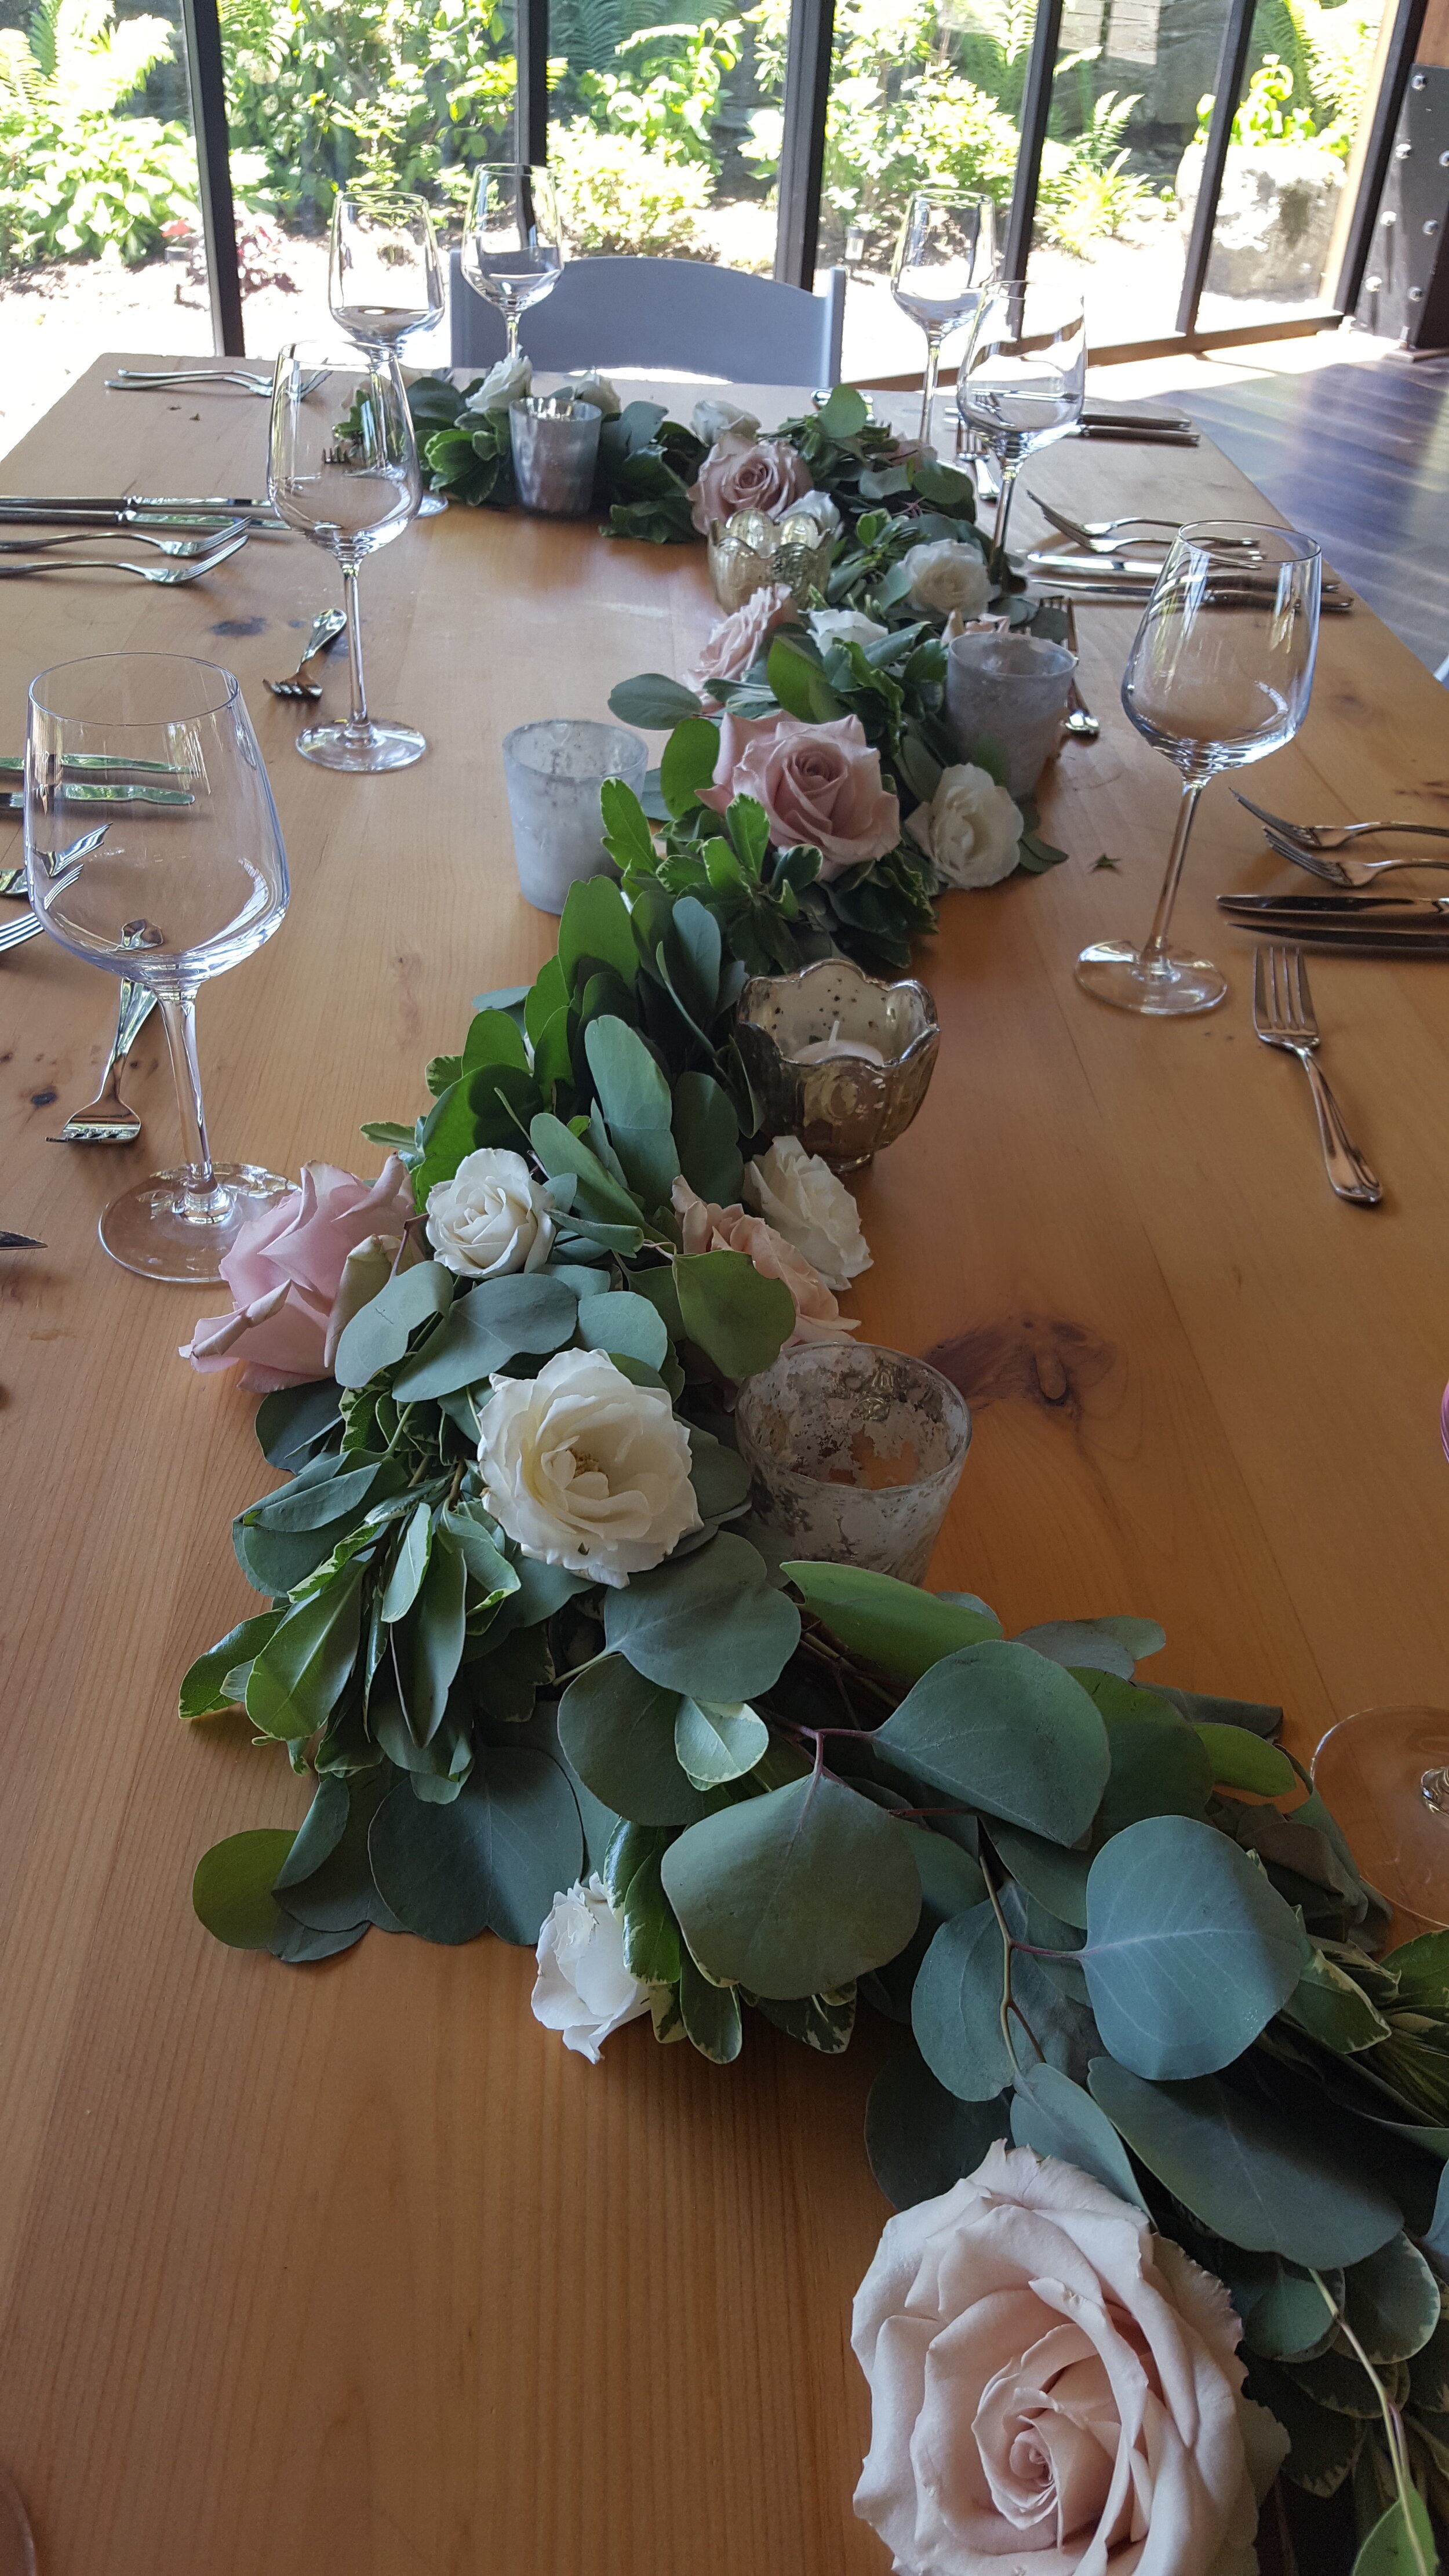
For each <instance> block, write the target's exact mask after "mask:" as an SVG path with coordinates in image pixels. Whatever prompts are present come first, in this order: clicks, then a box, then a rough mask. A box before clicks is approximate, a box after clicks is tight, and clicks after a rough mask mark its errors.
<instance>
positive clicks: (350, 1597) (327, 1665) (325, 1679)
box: [246, 1566, 362, 1742]
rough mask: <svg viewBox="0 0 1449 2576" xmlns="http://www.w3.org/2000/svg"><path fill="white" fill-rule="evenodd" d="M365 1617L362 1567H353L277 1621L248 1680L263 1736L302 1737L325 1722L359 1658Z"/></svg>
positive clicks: (249, 1706)
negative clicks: (361, 1630)
mask: <svg viewBox="0 0 1449 2576" xmlns="http://www.w3.org/2000/svg"><path fill="white" fill-rule="evenodd" d="M361 1616H362V1569H361V1567H360V1566H350V1567H349V1568H348V1569H347V1570H346V1572H345V1573H343V1574H342V1575H340V1576H339V1577H338V1579H337V1580H336V1582H334V1583H331V1584H329V1585H328V1586H327V1588H326V1589H325V1591H321V1592H314V1593H313V1594H312V1595H311V1596H310V1598H309V1599H307V1600H306V1601H303V1602H300V1603H299V1604H298V1606H297V1608H296V1609H295V1610H289V1611H288V1612H287V1615H286V1617H285V1618H284V1619H282V1620H281V1621H280V1622H279V1623H278V1625H277V1627H276V1628H275V1629H274V1630H273V1632H272V1634H271V1636H270V1637H269V1638H268V1639H267V1641H266V1644H265V1645H264V1646H263V1647H262V1648H261V1649H260V1651H259V1653H258V1654H257V1656H256V1658H255V1660H254V1662H253V1664H252V1668H251V1672H250V1675H249V1676H248V1679H247V1695H246V1710H247V1715H248V1717H249V1718H250V1719H251V1721H252V1723H253V1725H254V1726H258V1727H260V1728H261V1730H262V1733H263V1734H264V1735H272V1736H277V1737H279V1738H281V1739H282V1740H283V1741H284V1742H286V1741H292V1742H297V1741H301V1740H302V1739H304V1738H305V1737H307V1736H309V1735H314V1734H315V1733H316V1732H317V1730H318V1728H319V1727H321V1726H323V1725H325V1723H326V1721H327V1719H328V1717H329V1716H330V1715H331V1712H332V1709H333V1708H334V1706H335V1704H336V1702H337V1700H338V1699H339V1698H340V1696H341V1693H342V1688H343V1685H344V1683H345V1682H346V1680H347V1676H348V1674H349V1673H350V1672H351V1670H352V1667H353V1664H354V1663H355V1661H356V1659H357V1645H358V1637H359V1634H360V1629H361Z"/></svg>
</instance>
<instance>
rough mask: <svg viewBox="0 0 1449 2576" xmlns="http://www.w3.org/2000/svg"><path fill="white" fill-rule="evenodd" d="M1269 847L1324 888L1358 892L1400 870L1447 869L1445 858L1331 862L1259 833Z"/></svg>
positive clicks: (1266, 832)
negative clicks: (1337, 887)
mask: <svg viewBox="0 0 1449 2576" xmlns="http://www.w3.org/2000/svg"><path fill="white" fill-rule="evenodd" d="M1263 837H1264V839H1265V840H1266V841H1267V843H1268V845H1269V847H1270V848H1271V849H1274V850H1276V851H1277V853H1278V856H1279V858H1280V859H1291V860H1292V862H1293V865H1294V867H1295V868H1306V869H1307V871H1308V874H1309V875H1310V876H1311V877H1321V878H1322V879H1323V882H1324V884H1325V885H1333V886H1353V887H1356V888H1358V889H1360V890H1361V889H1362V888H1363V887H1365V886H1371V885H1374V884H1376V883H1377V881H1378V879H1379V878H1380V877H1385V876H1396V875H1397V874H1398V873H1399V872H1400V870H1402V869H1404V868H1449V857H1445V858H1442V859H1436V858H1433V857H1428V856H1426V857H1424V858H1422V859H1335V858H1330V856H1329V855H1328V853H1327V851H1326V850H1306V849H1305V848H1304V847H1303V844H1302V842H1301V841H1287V840H1285V839H1284V837H1283V835H1282V833H1281V832H1270V831H1269V830H1268V829H1267V827H1266V825H1265V827H1264V833H1263Z"/></svg>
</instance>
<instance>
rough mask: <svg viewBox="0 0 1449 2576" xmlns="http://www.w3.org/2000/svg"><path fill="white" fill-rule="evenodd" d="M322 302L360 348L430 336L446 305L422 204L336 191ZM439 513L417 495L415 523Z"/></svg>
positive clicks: (439, 502) (431, 500)
mask: <svg viewBox="0 0 1449 2576" xmlns="http://www.w3.org/2000/svg"><path fill="white" fill-rule="evenodd" d="M327 300H328V304H329V306H330V308H331V313H332V319H333V321H334V322H335V323H336V324H337V327H338V329H339V330H340V331H345V332H346V334H347V337H348V339H349V340H354V341H356V343H357V345H358V347H359V348H361V349H387V348H392V349H400V348H401V347H402V344H403V342H404V341H405V340H410V339H412V338H413V337H414V336H415V335H416V333H418V332H419V331H431V330H434V329H436V327H437V325H438V323H440V322H441V321H442V318H443V315H444V312H445V311H446V309H447V305H446V298H445V296H444V292H443V263H442V260H441V258H440V256H439V252H438V238H437V234H436V233H435V232H434V230H433V218H432V215H431V213H430V211H429V208H428V205H427V201H426V199H425V198H423V197H416V196H407V195H397V196H383V195H377V196H370V195H364V194H356V195H354V194H351V193H349V192H348V191H347V190H345V189H344V190H341V191H340V192H339V194H338V195H337V196H336V197H335V198H334V199H333V201H332V235H331V247H330V252H329V256H328V267H327ZM447 506H448V504H447V502H446V501H445V500H444V499H443V497H442V496H441V494H440V493H437V492H425V493H424V494H423V497H422V499H421V501H420V502H419V503H418V516H419V518H420V519H430V518H433V517H435V516H436V514H437V513H438V512H439V511H440V510H446V508H447Z"/></svg>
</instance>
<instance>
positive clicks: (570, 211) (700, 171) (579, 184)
mask: <svg viewBox="0 0 1449 2576" xmlns="http://www.w3.org/2000/svg"><path fill="white" fill-rule="evenodd" d="M548 166H549V171H550V174H551V176H552V179H553V183H554V187H555V190H556V192H557V196H558V205H559V213H560V215H561V217H562V219H563V223H564V227H565V229H566V231H567V233H568V236H569V240H570V243H571V245H572V246H573V248H574V250H575V251H576V252H577V253H578V255H579V256H580V257H581V258H591V259H592V258H597V257H600V256H602V255H604V254H605V253H609V252H635V253H637V254H638V255H639V256H641V257H644V258H649V259H680V258H687V257H689V256H690V255H691V254H693V255H694V256H696V257H700V256H704V255H705V251H706V243H705V237H704V234H703V232H702V229H701V221H702V217H703V215H704V212H705V209H706V207H707V206H708V204H709V196H710V175H711V174H710V169H709V165H708V163H707V162H704V161H696V160H690V161H684V160H675V159H673V158H672V157H671V156H669V155H667V154H665V153H664V152H662V151H660V150H658V149H654V150H651V149H650V148H649V146H648V144H647V143H644V142H641V141H639V140H638V139H637V138H636V136H635V135H634V134H632V133H629V132H620V131H606V132H602V133H601V132H600V131H599V129H598V128H597V127H596V126H594V125H592V124H589V123H588V122H587V121H586V120H585V119H583V118H577V119H576V120H575V121H574V123H573V124H571V125H555V126H554V127H553V128H552V129H551V131H550V134H549V146H548Z"/></svg>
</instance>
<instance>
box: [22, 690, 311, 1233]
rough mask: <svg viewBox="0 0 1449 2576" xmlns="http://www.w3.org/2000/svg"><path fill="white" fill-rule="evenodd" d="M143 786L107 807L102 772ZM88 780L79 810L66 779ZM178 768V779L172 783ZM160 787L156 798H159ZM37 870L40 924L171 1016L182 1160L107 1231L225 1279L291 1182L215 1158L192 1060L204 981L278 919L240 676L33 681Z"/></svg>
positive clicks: (29, 783)
mask: <svg viewBox="0 0 1449 2576" xmlns="http://www.w3.org/2000/svg"><path fill="white" fill-rule="evenodd" d="M101 769H104V773H105V776H106V777H107V779H109V780H112V781H113V782H114V783H116V784H117V785H120V784H121V783H122V782H127V781H128V782H130V786H129V787H128V791H127V792H128V794H129V793H130V789H131V788H133V787H140V788H142V789H143V790H145V791H146V793H145V795H144V797H143V798H142V799H141V800H139V801H137V802H134V803H131V802H126V803H124V804H118V806H117V808H116V811H115V814H114V816H113V817H112V818H109V819H107V820H106V821H105V822H103V823H97V824H95V825H94V828H92V829H91V830H88V831H84V832H81V833H79V835H78V834H77V824H78V822H79V820H80V818H81V815H82V812H84V813H85V814H86V815H89V816H94V813H95V803H94V781H95V778H96V776H97V774H98V771H99V770H101ZM78 774H82V775H84V776H85V777H86V778H87V779H89V780H90V781H91V782H92V787H91V792H90V795H89V797H88V801H87V803H86V805H85V807H84V808H83V809H82V808H80V807H78V806H77V805H76V803H75V802H74V800H73V798H72V796H71V793H70V789H71V785H72V783H73V782H74V781H75V780H76V778H77V775H78ZM163 777H164V779H165V782H166V783H165V785H164V786H162V785H161V784H160V781H161V779H162V778H163ZM153 793H154V801H152V800H153ZM25 866H26V874H27V877H28V880H29V886H30V900H31V903H32V905H33V906H34V909H35V914H36V918H37V920H39V921H40V922H42V923H43V924H44V926H45V928H46V929H47V930H48V931H49V933H50V935H51V937H52V939H56V940H59V942H60V944H61V946H62V947H63V948H67V949H69V951H70V953H71V955H72V956H73V957H82V958H84V959H86V960H87V962H88V963H89V964H91V965H96V966H106V967H109V969H110V971H111V973H112V974H114V975H123V976H127V977H129V978H130V979H131V980H132V981H133V982H135V983H140V984H145V985H148V986H149V987H150V989H151V991H152V992H153V993H154V994H155V996H156V999H157V1002H158V1004H159V1006H160V1010H161V1016H162V1019H163V1021H164V1023H165V1027H166V1037H167V1043H168V1045H169V1047H170V1050H171V1067H172V1071H173V1072H174V1074H175V1076H176V1090H177V1097H178V1099H179V1101H180V1104H181V1129H182V1139H183V1147H184V1152H185V1157H186V1159H185V1161H184V1163H183V1164H182V1165H181V1166H180V1168H179V1169H177V1170H175V1171H167V1172H153V1173H152V1175H151V1177H150V1179H149V1180H145V1181H142V1182H141V1183H140V1184H139V1185H138V1186H137V1187H136V1188H135V1189H131V1190H127V1191H126V1192H125V1193H124V1195H123V1196H122V1197H120V1198H118V1199H113V1200H112V1201H111V1204H110V1206H109V1207H108V1208H107V1209H106V1210H105V1213H104V1215H103V1216H102V1218H101V1225H100V1234H101V1241H102V1243H103V1244H104V1245H105V1248H106V1250H107V1252H108V1253H109V1254H110V1255H111V1258H112V1260H113V1261H119V1262H120V1263H121V1265H122V1267H123V1268H124V1269H126V1270H136V1271H139V1272H140V1273H141V1275H142V1276H143V1277H144V1278H147V1279H173V1280H189V1281H192V1282H204V1281H214V1280H217V1279H219V1278H220V1276H221V1268H220V1264H221V1260H222V1256H223V1255H224V1254H225V1253H227V1252H229V1251H230V1249H231V1246H232V1245H233V1243H234V1242H235V1241H236V1237H237V1233H238V1231H239V1229H240V1228H241V1227H242V1226H243V1225H245V1224H246V1223H248V1221H249V1220H250V1219H251V1218H253V1217H256V1216H261V1215H263V1214H264V1213H265V1211H266V1210H267V1209H268V1208H269V1207H271V1206H273V1205H274V1204H275V1202H276V1201H277V1200H278V1199H279V1198H282V1197H283V1196H284V1195H285V1193H286V1191H287V1188H288V1186H289V1185H288V1183H287V1182H286V1181H284V1180H279V1179H278V1177H277V1175H276V1174H275V1173H274V1172H268V1171H264V1170H262V1169H260V1168H259V1167H258V1166H257V1165H256V1164H253V1163H218V1162H215V1161H213V1159H212V1152H211V1143H210V1139H209V1137H208V1134H207V1126H206V1112H205V1109H204V1108H203V1106H202V1098H201V1074H200V1071H199V1069H198V1065H197V1056H196V1018H195V1011H196V995H197V991H198V989H199V987H200V986H201V984H202V983H203V982H204V981H205V980H206V978H207V977H208V976H209V975H223V974H225V972H226V970H227V968H228V967H229V966H236V965H238V964H240V962H241V960H242V958H243V957H249V956H250V955H251V953H252V950H253V949H254V948H259V947H260V946H261V944H262V942H263V940H265V939H270V938H271V937H272V934H273V932H274V931H276V930H278V929H279V928H280V926H281V921H282V916H283V914H284V913H285V911H286V909H287V899H288V895H289V892H290V888H289V885H288V882H287V853H286V850H285V848H284V847H283V843H282V827H281V825H280V823H279V822H278V821H277V809H276V807H275V805H274V804H273V803H272V791H271V787H270V785H269V784H268V780H267V773H266V769H265V767H264V766H263V762H262V756H261V753H260V751H259V750H258V749H257V739H256V736H255V734H254V733H253V731H252V728H251V720H250V718H249V717H248V715H247V711H246V708H245V706H244V704H243V702H242V695H241V689H240V685H239V683H238V682H237V680H236V679H235V678H234V677H233V675H232V673H231V672H230V671H222V670H219V669H218V668H217V666H216V664H215V663H214V662H197V661H191V660H189V659H187V658H185V657H184V656H182V655H180V654H172V653H106V654H96V655H93V656H92V657H91V658H89V659H88V660H86V661H82V662H62V663H59V664H57V665H56V667H55V668H54V669H52V670H49V671H42V672H41V673H40V675H39V677H38V679H35V680H33V681H32V682H31V685H30V712H29V722H28V728H27V738H26V751H25Z"/></svg>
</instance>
